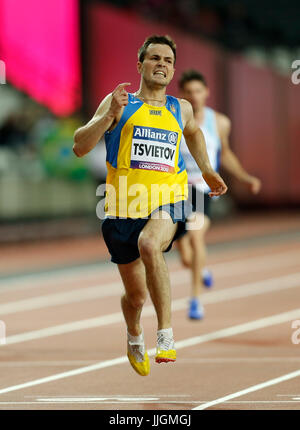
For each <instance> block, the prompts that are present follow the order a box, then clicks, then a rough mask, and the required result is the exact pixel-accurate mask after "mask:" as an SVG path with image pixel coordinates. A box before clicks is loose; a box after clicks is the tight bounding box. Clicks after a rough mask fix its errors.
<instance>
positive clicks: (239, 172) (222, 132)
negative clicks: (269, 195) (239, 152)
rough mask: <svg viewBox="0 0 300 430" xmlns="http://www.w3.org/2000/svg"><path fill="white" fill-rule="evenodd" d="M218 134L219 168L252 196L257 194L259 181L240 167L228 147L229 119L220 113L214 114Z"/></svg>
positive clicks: (259, 186) (259, 185)
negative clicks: (247, 189)
mask: <svg viewBox="0 0 300 430" xmlns="http://www.w3.org/2000/svg"><path fill="white" fill-rule="evenodd" d="M216 120H217V127H218V132H219V136H220V140H221V146H222V150H221V166H222V167H224V169H225V170H227V171H228V172H229V173H230V174H232V175H233V176H235V177H236V178H237V179H238V180H239V181H241V182H243V183H244V184H245V185H247V186H248V187H249V188H250V191H251V192H252V193H253V194H257V193H258V192H259V190H260V188H261V181H260V179H258V178H256V177H255V176H251V175H250V174H249V173H248V172H247V171H246V170H245V169H244V168H243V166H242V164H241V163H240V161H239V159H238V158H237V156H236V155H235V154H234V153H233V152H232V150H231V148H230V146H229V135H230V130H231V122H230V119H229V118H228V117H227V116H226V115H223V114H221V113H217V112H216Z"/></svg>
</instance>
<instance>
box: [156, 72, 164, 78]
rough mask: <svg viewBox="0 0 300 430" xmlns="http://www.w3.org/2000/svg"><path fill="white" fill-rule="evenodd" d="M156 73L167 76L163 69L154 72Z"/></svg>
mask: <svg viewBox="0 0 300 430" xmlns="http://www.w3.org/2000/svg"><path fill="white" fill-rule="evenodd" d="M154 75H160V76H163V77H164V78H165V77H166V74H165V72H163V71H162V70H158V71H156V72H154Z"/></svg>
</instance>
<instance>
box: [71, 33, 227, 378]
mask: <svg viewBox="0 0 300 430" xmlns="http://www.w3.org/2000/svg"><path fill="white" fill-rule="evenodd" d="M175 61H176V45H175V43H174V42H173V41H172V40H171V39H170V38H169V37H166V36H150V37H148V38H147V39H146V40H145V42H144V44H143V45H142V47H141V48H140V49H139V51H138V63H137V69H138V73H139V74H140V75H141V81H140V87H139V89H138V90H137V91H136V92H135V93H128V92H127V91H126V87H127V86H128V85H130V84H129V83H123V84H120V85H118V86H117V87H116V89H115V90H114V91H113V92H112V93H111V94H108V95H107V96H106V97H105V98H104V100H103V101H102V102H101V103H100V105H99V107H98V109H97V111H96V113H95V115H94V116H93V118H92V119H91V120H90V121H89V122H88V123H87V124H86V125H85V126H83V127H81V128H79V129H78V130H76V132H75V134H74V142H75V143H74V146H73V150H74V152H75V154H76V155H77V156H79V157H81V156H83V155H85V154H87V153H88V152H89V151H91V150H92V149H93V148H94V147H95V146H96V144H97V143H98V142H99V140H100V139H101V138H102V136H103V135H104V136H105V143H106V149H107V158H106V160H107V170H108V174H107V179H106V192H107V195H106V218H105V220H104V222H103V224H102V231H103V236H104V240H105V242H106V245H107V247H108V250H109V252H110V254H111V260H112V261H113V262H114V263H116V264H117V265H118V269H119V272H120V275H121V278H122V281H123V284H124V287H125V294H124V295H123V296H122V299H121V305H122V310H123V314H124V318H125V321H126V324H127V355H128V358H129V361H130V363H131V365H132V367H133V368H134V370H135V371H136V372H137V373H138V374H140V375H148V373H149V371H150V363H149V358H148V354H147V352H146V349H145V344H144V334H143V329H142V327H141V324H140V316H141V312H142V308H143V305H144V302H145V300H146V297H147V293H148V291H149V293H150V296H151V299H152V302H153V305H154V307H155V311H156V315H157V322H158V331H157V351H156V356H155V361H156V362H157V363H161V362H168V361H175V360H176V350H175V345H174V339H173V331H172V325H171V293H170V280H169V273H168V269H167V266H166V263H165V260H164V257H163V252H164V251H168V250H169V249H170V248H171V246H172V242H173V241H174V240H175V239H176V237H178V235H179V234H180V232H181V231H182V229H183V227H184V220H185V213H183V211H182V209H183V206H184V205H183V202H186V199H187V173H186V170H185V165H184V162H183V159H182V156H181V154H180V151H179V146H180V141H181V136H182V133H184V136H185V139H186V142H187V145H188V147H189V149H190V151H191V153H192V154H193V157H194V158H195V160H196V162H197V164H198V166H199V168H200V169H201V171H202V174H203V177H204V179H205V181H206V182H207V183H208V184H209V186H210V189H211V192H212V195H215V196H219V195H221V194H224V193H225V192H226V190H227V187H226V185H225V183H224V182H223V180H222V178H221V177H220V176H219V175H218V174H217V173H216V172H215V171H214V170H213V169H212V167H211V165H210V162H209V159H208V155H207V151H206V146H205V140H204V137H203V134H202V132H201V130H200V129H199V127H198V125H197V124H196V122H195V120H194V118H193V110H192V107H191V105H190V103H188V102H187V101H185V100H179V99H177V98H175V97H172V96H169V95H166V88H167V86H168V84H169V83H170V81H171V80H172V78H173V75H174V71H175V69H174V65H175ZM155 186H156V188H159V187H162V188H163V187H165V188H166V189H167V191H168V190H170V189H172V192H171V193H168V192H162V193H159V194H158V193H155V192H154V191H155V189H154V188H155Z"/></svg>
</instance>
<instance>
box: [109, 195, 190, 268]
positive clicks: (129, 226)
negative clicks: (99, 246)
mask: <svg viewBox="0 0 300 430" xmlns="http://www.w3.org/2000/svg"><path fill="white" fill-rule="evenodd" d="M159 210H164V211H166V212H168V213H169V214H170V216H171V218H172V221H173V223H174V224H175V223H176V222H177V223H178V227H177V230H176V233H175V235H174V237H173V239H172V242H171V243H170V245H169V246H168V248H167V249H166V250H165V251H164V252H168V251H170V249H171V248H172V244H173V242H174V240H176V239H178V238H179V237H181V235H183V234H184V232H185V219H186V218H187V217H188V216H189V215H190V214H191V212H192V207H191V205H190V203H189V202H188V201H186V200H183V201H181V202H177V203H175V204H170V205H164V206H161V207H159V208H157V209H156V210H155V211H153V212H152V213H154V212H157V211H159ZM150 216H151V214H150V215H149V216H148V217H147V218H135V219H133V218H106V219H105V220H104V221H103V223H102V233H103V238H104V241H105V243H106V246H107V248H108V250H109V253H110V255H111V261H112V262H113V263H116V264H128V263H131V262H132V261H134V260H136V259H137V258H139V257H140V253H139V249H138V238H139V235H140V232H141V231H142V230H143V228H144V227H145V225H146V224H147V222H148V221H149V218H150Z"/></svg>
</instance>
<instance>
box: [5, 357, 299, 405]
mask: <svg viewBox="0 0 300 430" xmlns="http://www.w3.org/2000/svg"><path fill="white" fill-rule="evenodd" d="M287 362H289V363H299V362H300V357H226V358H224V357H219V358H218V357H206V358H181V359H180V361H179V362H178V363H177V366H178V365H182V364H184V365H185V364H186V363H189V364H191V363H193V364H204V363H208V364H212V363H213V364H225V363H229V364H232V363H287ZM95 363H98V361H97V360H45V361H1V362H0V368H1V367H64V366H68V367H73V366H80V365H88V364H95ZM278 395H279V394H278ZM289 396H292V395H289ZM294 396H300V395H299V394H294ZM56 397H57V396H56Z"/></svg>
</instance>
